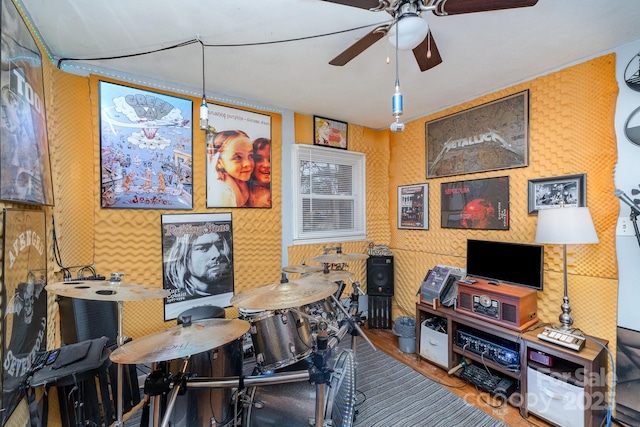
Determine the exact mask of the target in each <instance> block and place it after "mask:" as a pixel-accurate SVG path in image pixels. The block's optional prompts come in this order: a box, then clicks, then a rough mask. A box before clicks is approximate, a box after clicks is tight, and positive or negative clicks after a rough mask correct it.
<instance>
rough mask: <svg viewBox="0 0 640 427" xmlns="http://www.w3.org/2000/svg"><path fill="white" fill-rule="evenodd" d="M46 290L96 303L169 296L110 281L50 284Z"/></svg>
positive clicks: (164, 293) (156, 291)
mask: <svg viewBox="0 0 640 427" xmlns="http://www.w3.org/2000/svg"><path fill="white" fill-rule="evenodd" d="M44 289H45V290H46V291H47V292H52V293H54V294H57V295H60V296H63V297H70V298H80V299H89V300H95V301H141V300H148V299H156V298H166V297H168V296H169V291H167V290H164V289H161V288H156V287H151V286H142V285H136V284H134V283H127V282H111V281H109V280H75V281H71V282H58V283H50V284H48V285H47V286H45V288H44Z"/></svg>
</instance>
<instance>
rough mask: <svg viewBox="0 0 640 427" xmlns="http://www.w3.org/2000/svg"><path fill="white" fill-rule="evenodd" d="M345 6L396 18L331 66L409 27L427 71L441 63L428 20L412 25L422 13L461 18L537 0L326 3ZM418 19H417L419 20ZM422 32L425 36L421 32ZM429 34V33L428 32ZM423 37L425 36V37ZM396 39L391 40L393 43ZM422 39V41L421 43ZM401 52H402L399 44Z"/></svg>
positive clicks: (415, 51) (353, 0) (415, 50)
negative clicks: (384, 13)
mask: <svg viewBox="0 0 640 427" xmlns="http://www.w3.org/2000/svg"><path fill="white" fill-rule="evenodd" d="M323 1H328V2H331V3H337V4H342V5H345V6H352V7H358V8H361V9H368V10H370V11H373V12H382V11H384V12H387V13H388V14H389V15H391V17H392V18H393V22H391V23H390V24H385V25H380V26H378V27H376V28H374V29H373V30H371V31H370V32H369V33H368V34H366V35H365V36H364V37H362V38H361V39H359V40H358V41H356V42H355V43H354V44H352V45H351V46H349V47H348V48H347V49H345V50H344V51H343V52H342V53H341V54H339V55H338V56H336V57H335V58H333V59H332V60H331V61H330V62H329V64H331V65H337V66H342V65H345V64H346V63H348V62H349V61H351V60H352V59H353V58H355V57H356V56H358V55H360V54H361V53H362V52H364V51H365V50H366V49H367V48H368V47H370V46H372V45H373V44H374V43H375V42H377V41H378V40H380V39H381V38H382V37H384V36H385V35H387V34H390V35H393V34H395V31H399V33H403V31H404V32H406V30H404V29H402V28H400V27H402V26H406V27H407V28H408V29H409V30H408V31H409V33H411V32H413V34H412V35H413V37H414V40H415V37H416V36H417V37H418V39H417V40H418V43H419V44H418V45H417V46H415V43H416V42H415V41H414V46H413V47H404V49H412V50H413V55H414V56H415V58H416V61H417V62H418V66H419V67H420V71H426V70H428V69H430V68H433V67H435V66H436V65H438V64H440V63H441V62H442V57H441V56H440V52H438V47H437V46H436V43H435V41H434V40H433V36H432V35H431V31H430V30H429V27H428V26H427V25H426V21H424V20H422V21H423V24H422V25H417V26H416V27H415V28H414V27H412V26H411V24H409V22H410V21H411V22H412V23H413V24H415V21H420V20H421V19H420V17H421V14H422V12H424V11H432V12H433V13H434V15H436V16H448V15H459V14H462V13H474V12H486V11H491V10H501V9H513V8H519V7H529V6H534V5H535V4H536V3H537V2H538V0H323ZM416 18H418V19H416ZM420 31H422V33H420ZM425 32H426V33H425ZM422 34H424V35H422ZM394 39H395V37H390V41H391V43H392V44H394V46H395V43H394ZM420 40H421V41H420ZM398 49H403V47H401V46H400V43H398Z"/></svg>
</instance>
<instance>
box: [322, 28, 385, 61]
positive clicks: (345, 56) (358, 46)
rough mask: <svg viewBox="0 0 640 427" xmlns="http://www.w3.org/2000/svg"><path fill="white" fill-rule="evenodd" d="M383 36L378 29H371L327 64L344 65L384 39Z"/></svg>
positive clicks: (383, 33)
mask: <svg viewBox="0 0 640 427" xmlns="http://www.w3.org/2000/svg"><path fill="white" fill-rule="evenodd" d="M385 34H386V32H385V31H381V30H380V29H379V28H375V29H373V30H372V31H371V32H369V33H368V34H367V35H366V36H364V37H362V38H361V39H360V40H358V41H357V42H355V43H354V44H352V45H351V46H349V47H348V48H346V49H345V50H344V51H343V52H342V53H341V54H340V55H338V56H336V57H335V58H333V59H332V60H331V61H329V64H331V65H337V66H342V65H345V64H346V63H347V62H349V61H351V60H352V59H353V58H355V57H356V56H358V55H360V54H361V53H362V52H364V51H365V50H366V49H367V48H368V47H369V46H371V45H373V44H374V43H375V42H377V41H378V40H380V39H381V38H382V37H384V35H385Z"/></svg>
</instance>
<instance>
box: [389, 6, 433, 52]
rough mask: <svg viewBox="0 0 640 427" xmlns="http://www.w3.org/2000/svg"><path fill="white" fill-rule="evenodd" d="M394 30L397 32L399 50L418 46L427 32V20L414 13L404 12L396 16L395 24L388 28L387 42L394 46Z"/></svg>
mask: <svg viewBox="0 0 640 427" xmlns="http://www.w3.org/2000/svg"><path fill="white" fill-rule="evenodd" d="M396 32H398V46H397V48H398V49H400V50H411V49H413V48H415V47H416V46H418V45H419V44H420V43H422V41H423V40H424V38H425V37H427V34H428V33H429V25H428V24H427V21H425V20H424V19H422V18H421V17H419V16H418V15H416V14H414V13H405V14H404V15H401V16H400V17H399V18H398V21H397V22H396V24H395V25H394V26H393V27H391V29H390V30H389V43H391V45H392V46H393V47H396Z"/></svg>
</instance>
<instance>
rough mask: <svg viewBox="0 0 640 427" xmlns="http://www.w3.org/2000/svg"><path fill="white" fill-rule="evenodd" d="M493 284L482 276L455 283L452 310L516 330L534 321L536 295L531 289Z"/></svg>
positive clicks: (535, 317) (525, 327)
mask: <svg viewBox="0 0 640 427" xmlns="http://www.w3.org/2000/svg"><path fill="white" fill-rule="evenodd" d="M490 283H491V284H490ZM493 283H495V282H490V281H487V280H483V279H478V280H476V281H475V282H473V283H468V282H458V303H457V305H456V307H455V310H456V311H458V312H460V313H463V314H466V315H469V316H472V317H475V318H477V319H482V320H486V321H487V322H490V323H493V324H496V325H499V326H504V327H505V328H509V329H514V330H516V331H520V332H522V331H524V330H525V329H527V328H528V327H530V326H533V325H534V324H535V323H537V322H538V313H537V312H538V296H537V294H536V291H535V290H533V289H528V288H524V287H521V286H516V285H508V284H505V283H496V284H493Z"/></svg>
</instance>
